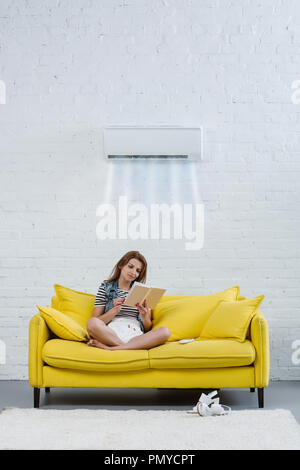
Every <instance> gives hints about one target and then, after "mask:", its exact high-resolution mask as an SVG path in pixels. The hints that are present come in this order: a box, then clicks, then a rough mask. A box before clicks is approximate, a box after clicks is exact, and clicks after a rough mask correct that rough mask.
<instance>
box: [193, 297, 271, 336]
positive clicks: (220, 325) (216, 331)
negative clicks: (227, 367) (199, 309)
mask: <svg viewBox="0 0 300 470" xmlns="http://www.w3.org/2000/svg"><path fill="white" fill-rule="evenodd" d="M264 297H265V296H264V295H259V296H257V297H254V298H253V299H246V300H237V301H236V302H220V303H219V305H218V306H217V307H216V309H215V310H214V312H213V313H212V315H211V316H210V317H209V319H208V320H207V322H206V323H205V325H204V328H203V330H202V332H201V337H202V338H233V339H236V340H237V341H244V340H245V338H246V334H247V331H248V328H249V325H250V322H251V320H252V318H253V317H254V315H255V312H256V310H257V308H258V306H259V305H260V304H261V302H262V301H263V299H264Z"/></svg>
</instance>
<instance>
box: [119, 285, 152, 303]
mask: <svg viewBox="0 0 300 470" xmlns="http://www.w3.org/2000/svg"><path fill="white" fill-rule="evenodd" d="M149 291H150V287H146V286H140V285H134V286H133V287H132V289H130V291H129V294H128V296H127V297H126V300H125V302H124V303H123V305H128V306H130V307H135V304H136V303H140V304H142V303H143V301H144V299H145V297H146V295H147V293H148V292H149Z"/></svg>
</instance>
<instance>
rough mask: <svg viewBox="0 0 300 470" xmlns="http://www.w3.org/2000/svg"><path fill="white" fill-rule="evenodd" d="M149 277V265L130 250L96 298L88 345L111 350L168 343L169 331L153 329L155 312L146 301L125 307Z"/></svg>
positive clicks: (142, 347)
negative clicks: (135, 286) (134, 289)
mask: <svg viewBox="0 0 300 470" xmlns="http://www.w3.org/2000/svg"><path fill="white" fill-rule="evenodd" d="M146 275H147V262H146V260H145V258H144V256H143V255H141V254H140V253H139V252H138V251H129V252H128V253H126V254H125V255H124V256H123V257H122V258H121V259H120V260H119V261H118V263H117V264H116V265H115V267H114V268H113V271H112V273H111V276H110V277H109V279H108V280H105V281H103V282H102V284H101V285H100V287H99V290H98V293H97V295H96V300H95V306H94V310H93V314H92V317H91V318H90V319H89V320H88V321H87V331H88V333H89V336H90V338H91V339H90V341H89V342H88V343H87V344H88V346H94V347H97V348H102V349H109V350H111V351H115V350H119V349H150V348H153V347H155V346H159V345H160V344H163V343H165V342H166V341H167V340H168V338H169V337H170V334H171V333H170V330H169V328H167V327H164V326H162V327H160V328H156V329H154V330H151V326H152V312H151V309H150V308H148V306H147V303H146V301H145V302H144V303H143V305H140V304H136V307H129V306H126V305H123V303H124V302H125V299H126V297H127V295H128V292H129V289H130V288H131V287H132V285H133V283H134V282H135V281H137V282H142V283H144V282H145V280H146ZM108 325H109V326H108Z"/></svg>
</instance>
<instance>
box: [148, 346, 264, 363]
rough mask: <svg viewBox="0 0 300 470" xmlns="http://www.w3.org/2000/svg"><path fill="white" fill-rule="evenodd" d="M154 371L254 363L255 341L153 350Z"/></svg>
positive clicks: (150, 353) (151, 358)
mask: <svg viewBox="0 0 300 470" xmlns="http://www.w3.org/2000/svg"><path fill="white" fill-rule="evenodd" d="M149 359H150V367H151V368H152V369H169V368H178V369H189V368H190V369H192V368H194V369H204V368H218V367H239V366H247V365H249V364H252V363H253V362H254V360H255V348H254V346H253V344H252V343H251V341H248V340H247V341H244V342H243V343H240V342H239V341H235V340H230V339H215V340H204V339H200V340H197V341H193V342H190V343H185V344H180V343H178V342H176V341H173V342H172V343H165V344H163V345H161V346H158V347H156V348H153V349H149Z"/></svg>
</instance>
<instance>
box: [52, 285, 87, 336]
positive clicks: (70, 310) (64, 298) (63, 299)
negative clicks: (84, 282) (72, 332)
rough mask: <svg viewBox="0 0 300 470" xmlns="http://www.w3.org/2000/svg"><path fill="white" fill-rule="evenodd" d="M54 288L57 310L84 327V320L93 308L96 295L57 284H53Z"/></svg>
mask: <svg viewBox="0 0 300 470" xmlns="http://www.w3.org/2000/svg"><path fill="white" fill-rule="evenodd" d="M54 289H55V292H56V295H57V298H58V303H57V307H56V308H57V310H59V311H60V312H63V313H64V314H65V315H68V316H69V317H70V318H73V320H75V321H76V322H77V323H79V325H81V326H82V328H86V322H87V320H88V319H89V318H90V317H91V316H92V313H93V310H94V304H95V299H96V296H95V295H93V294H87V293H85V292H79V291H76V290H73V289H70V288H69V287H64V286H61V285H59V284H54Z"/></svg>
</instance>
